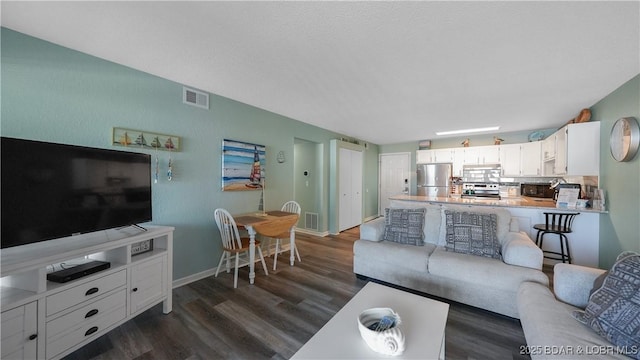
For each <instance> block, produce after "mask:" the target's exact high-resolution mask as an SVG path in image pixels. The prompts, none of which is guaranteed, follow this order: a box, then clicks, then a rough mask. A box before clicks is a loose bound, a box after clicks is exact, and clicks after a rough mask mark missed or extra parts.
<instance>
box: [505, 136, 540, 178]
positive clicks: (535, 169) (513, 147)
mask: <svg viewBox="0 0 640 360" xmlns="http://www.w3.org/2000/svg"><path fill="white" fill-rule="evenodd" d="M540 149H541V142H540V141H536V142H528V143H522V144H506V145H500V167H501V170H502V176H539V175H541V174H542V170H541V166H540Z"/></svg>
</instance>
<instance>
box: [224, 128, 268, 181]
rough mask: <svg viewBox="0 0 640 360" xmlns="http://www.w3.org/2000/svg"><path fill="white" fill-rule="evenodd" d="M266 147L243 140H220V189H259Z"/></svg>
mask: <svg viewBox="0 0 640 360" xmlns="http://www.w3.org/2000/svg"><path fill="white" fill-rule="evenodd" d="M265 158H266V147H265V146H264V145H258V144H252V143H247V142H243V141H236V140H228V139H224V140H223V141H222V190H223V191H247V190H261V189H262V184H263V183H264V178H265V176H264V169H265Z"/></svg>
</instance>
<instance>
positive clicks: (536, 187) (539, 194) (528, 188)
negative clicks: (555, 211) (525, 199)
mask: <svg viewBox="0 0 640 360" xmlns="http://www.w3.org/2000/svg"><path fill="white" fill-rule="evenodd" d="M555 192H556V191H555V189H551V188H550V187H549V184H546V183H545V184H520V195H522V196H529V197H536V198H548V199H553V196H554V194H555Z"/></svg>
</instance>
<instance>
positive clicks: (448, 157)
mask: <svg viewBox="0 0 640 360" xmlns="http://www.w3.org/2000/svg"><path fill="white" fill-rule="evenodd" d="M452 161H453V151H452V149H449V148H445V149H432V150H417V151H416V163H417V164H430V163H450V162H452Z"/></svg>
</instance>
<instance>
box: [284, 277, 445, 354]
mask: <svg viewBox="0 0 640 360" xmlns="http://www.w3.org/2000/svg"><path fill="white" fill-rule="evenodd" d="M374 307H389V308H392V309H393V310H395V311H396V312H397V313H398V315H400V318H401V320H402V323H401V325H400V328H401V329H402V333H403V334H404V336H405V350H404V353H403V354H402V355H400V356H389V355H383V354H380V353H377V352H375V351H373V350H372V349H371V348H369V346H368V345H367V344H366V343H365V342H364V340H363V339H362V337H361V336H360V332H359V331H358V315H360V313H361V312H362V311H363V310H366V309H369V308H374ZM448 314H449V304H446V303H443V302H440V301H436V300H432V299H429V298H426V297H422V296H418V295H414V294H411V293H408V292H405V291H401V290H396V289H393V288H390V287H388V286H384V285H380V284H376V283H372V282H369V283H368V284H367V285H365V286H364V287H363V288H362V290H360V291H359V292H358V293H357V294H356V296H354V297H353V298H352V299H351V300H350V301H349V302H348V303H347V304H346V305H345V306H344V307H343V308H342V309H340V311H338V313H337V314H335V315H334V316H333V318H331V320H329V322H328V323H326V324H325V325H324V326H323V327H322V329H320V331H318V332H317V333H316V334H315V335H314V336H313V337H312V338H311V339H310V340H309V341H308V342H307V343H306V344H304V345H303V346H302V348H300V350H298V352H296V353H295V354H294V355H293V357H292V359H377V358H380V359H444V329H445V325H446V323H447V315H448Z"/></svg>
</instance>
